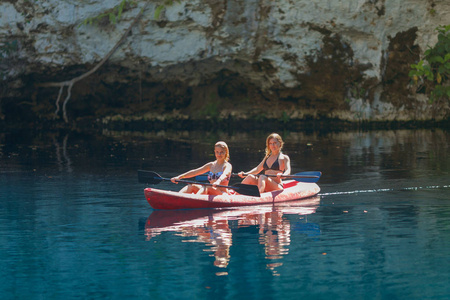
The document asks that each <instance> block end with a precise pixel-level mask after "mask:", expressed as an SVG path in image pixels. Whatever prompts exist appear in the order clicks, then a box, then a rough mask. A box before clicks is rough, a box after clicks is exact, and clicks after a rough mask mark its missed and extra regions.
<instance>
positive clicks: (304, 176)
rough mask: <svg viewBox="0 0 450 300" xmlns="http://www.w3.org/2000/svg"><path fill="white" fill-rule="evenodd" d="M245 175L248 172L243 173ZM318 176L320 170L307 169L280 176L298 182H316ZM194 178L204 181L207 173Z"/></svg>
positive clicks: (320, 173)
mask: <svg viewBox="0 0 450 300" xmlns="http://www.w3.org/2000/svg"><path fill="white" fill-rule="evenodd" d="M231 175H232V176H239V175H238V174H237V173H233V174H231ZM244 175H245V176H247V175H248V174H244ZM266 176H268V177H277V175H266ZM320 176H322V172H320V171H307V172H300V173H297V174H294V175H285V176H282V178H285V179H294V180H296V181H299V182H317V181H319V179H320ZM195 180H199V181H205V180H208V176H207V175H198V176H196V177H195Z"/></svg>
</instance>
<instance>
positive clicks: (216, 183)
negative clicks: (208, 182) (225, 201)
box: [212, 179, 222, 187]
mask: <svg viewBox="0 0 450 300" xmlns="http://www.w3.org/2000/svg"><path fill="white" fill-rule="evenodd" d="M221 182H222V180H221V179H217V180H216V181H214V182H213V183H212V185H213V187H217V186H218V185H219V184H220V183H221Z"/></svg>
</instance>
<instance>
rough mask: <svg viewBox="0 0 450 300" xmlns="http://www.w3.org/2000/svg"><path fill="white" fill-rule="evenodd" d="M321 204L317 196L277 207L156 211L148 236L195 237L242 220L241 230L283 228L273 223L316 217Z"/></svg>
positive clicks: (276, 205)
mask: <svg viewBox="0 0 450 300" xmlns="http://www.w3.org/2000/svg"><path fill="white" fill-rule="evenodd" d="M319 204H320V196H314V197H309V198H308V199H301V200H293V201H288V202H282V203H276V204H275V205H273V204H265V205H258V206H243V207H231V208H219V209H189V210H153V211H152V213H151V214H150V216H149V217H148V218H147V221H146V222H145V235H146V236H147V238H148V239H151V238H153V237H155V236H157V235H159V234H161V233H163V232H182V231H184V230H189V231H190V232H191V233H193V231H192V230H191V229H192V228H203V229H208V227H211V226H212V225H214V224H222V223H223V222H228V221H230V220H239V223H240V225H242V226H247V225H248V224H255V222H259V225H263V224H261V222H263V223H270V225H280V224H273V223H271V222H270V220H271V219H273V218H274V217H277V216H283V215H299V216H305V215H309V214H313V213H315V212H316V209H317V208H318V207H319ZM276 219H277V220H278V221H280V220H283V218H282V217H279V218H276ZM303 220H306V219H303ZM267 225H269V224H267ZM281 225H282V224H281ZM309 229H311V228H309Z"/></svg>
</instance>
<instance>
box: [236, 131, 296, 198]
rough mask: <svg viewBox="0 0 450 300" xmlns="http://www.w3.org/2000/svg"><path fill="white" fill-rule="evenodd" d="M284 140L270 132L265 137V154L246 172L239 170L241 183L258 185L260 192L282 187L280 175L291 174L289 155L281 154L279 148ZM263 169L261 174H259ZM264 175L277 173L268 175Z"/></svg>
mask: <svg viewBox="0 0 450 300" xmlns="http://www.w3.org/2000/svg"><path fill="white" fill-rule="evenodd" d="M283 145H284V142H283V139H282V138H281V136H280V135H279V134H277V133H272V134H271V135H269V136H268V137H267V139H266V156H265V157H264V159H263V160H262V161H261V162H260V163H259V165H258V166H256V167H255V168H253V169H252V170H250V171H248V172H247V173H244V172H239V176H240V177H241V178H244V177H245V178H244V180H243V181H242V183H245V184H254V185H258V188H259V191H260V193H263V192H269V191H276V190H281V189H283V182H282V180H281V177H283V175H290V174H291V161H290V159H289V156H287V155H286V154H283V153H282V152H281V149H282V148H283ZM261 171H264V173H263V174H260V175H256V174H259V173H260V172H261ZM264 175H277V177H268V176H264Z"/></svg>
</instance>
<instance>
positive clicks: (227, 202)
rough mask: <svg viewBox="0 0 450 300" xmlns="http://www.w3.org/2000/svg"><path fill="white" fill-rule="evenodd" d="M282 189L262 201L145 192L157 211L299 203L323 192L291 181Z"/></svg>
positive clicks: (267, 195)
mask: <svg viewBox="0 0 450 300" xmlns="http://www.w3.org/2000/svg"><path fill="white" fill-rule="evenodd" d="M283 187H284V188H283V189H282V190H278V191H272V192H265V193H262V194H261V197H255V196H246V195H240V194H237V193H235V194H227V195H196V194H185V193H179V192H174V191H167V190H159V189H154V188H146V189H144V194H145V198H146V199H147V201H148V203H149V204H150V206H151V207H152V208H154V209H191V208H222V207H238V206H249V205H262V204H274V203H280V202H287V201H293V200H300V199H305V198H309V197H312V196H315V195H317V194H318V193H319V192H320V188H319V186H318V185H317V184H316V183H311V182H299V181H296V180H288V181H285V182H284V183H283Z"/></svg>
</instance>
